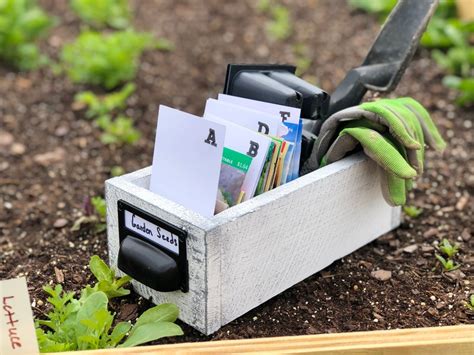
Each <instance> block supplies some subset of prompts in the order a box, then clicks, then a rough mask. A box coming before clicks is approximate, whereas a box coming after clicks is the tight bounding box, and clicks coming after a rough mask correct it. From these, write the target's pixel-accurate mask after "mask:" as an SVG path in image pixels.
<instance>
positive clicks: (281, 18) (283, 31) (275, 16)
mask: <svg viewBox="0 0 474 355" xmlns="http://www.w3.org/2000/svg"><path fill="white" fill-rule="evenodd" d="M270 14H271V16H272V19H271V20H270V21H268V23H267V32H268V34H269V35H270V36H271V37H273V38H275V39H277V40H284V39H287V38H288V37H290V35H291V32H292V31H293V29H292V25H291V18H290V12H289V11H288V9H287V8H286V7H284V6H282V5H275V6H272V7H271V9H270Z"/></svg>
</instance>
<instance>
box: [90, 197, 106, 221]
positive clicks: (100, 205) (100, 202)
mask: <svg viewBox="0 0 474 355" xmlns="http://www.w3.org/2000/svg"><path fill="white" fill-rule="evenodd" d="M91 203H92V206H94V210H95V212H96V213H97V214H98V215H99V217H100V218H101V219H103V220H105V217H106V214H107V204H106V202H105V200H104V199H103V198H102V197H100V196H95V197H92V198H91Z"/></svg>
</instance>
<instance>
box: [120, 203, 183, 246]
mask: <svg viewBox="0 0 474 355" xmlns="http://www.w3.org/2000/svg"><path fill="white" fill-rule="evenodd" d="M125 227H127V228H128V229H129V230H131V231H132V232H135V233H137V234H140V235H141V236H142V237H145V238H147V239H149V240H151V241H152V242H155V243H158V244H159V245H161V246H162V247H164V248H166V249H168V250H169V251H172V252H173V253H175V254H177V255H179V239H178V236H177V235H174V234H173V233H171V232H170V231H168V230H166V229H164V228H161V227H159V226H157V225H156V224H154V223H151V222H150V221H148V220H146V219H144V218H142V217H140V216H137V215H136V214H134V213H132V212H130V211H127V210H125Z"/></svg>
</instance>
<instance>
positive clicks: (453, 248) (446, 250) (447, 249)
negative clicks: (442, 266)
mask: <svg viewBox="0 0 474 355" xmlns="http://www.w3.org/2000/svg"><path fill="white" fill-rule="evenodd" d="M439 250H440V251H441V252H442V253H443V254H444V255H446V256H447V257H448V258H450V259H451V258H452V257H454V256H455V255H456V254H457V253H458V251H459V245H458V244H451V243H450V242H449V240H447V239H446V238H444V239H443V240H442V241H441V244H440V245H439Z"/></svg>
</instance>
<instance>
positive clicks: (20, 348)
mask: <svg viewBox="0 0 474 355" xmlns="http://www.w3.org/2000/svg"><path fill="white" fill-rule="evenodd" d="M0 302H1V307H2V309H1V315H0V354H2V355H11V354H29V355H30V354H32V355H33V354H39V350H38V342H37V340H36V333H35V327H34V324H33V313H32V311H31V305H30V297H29V295H28V288H27V286H26V279H25V278H24V277H22V278H18V279H12V280H3V281H0Z"/></svg>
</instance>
